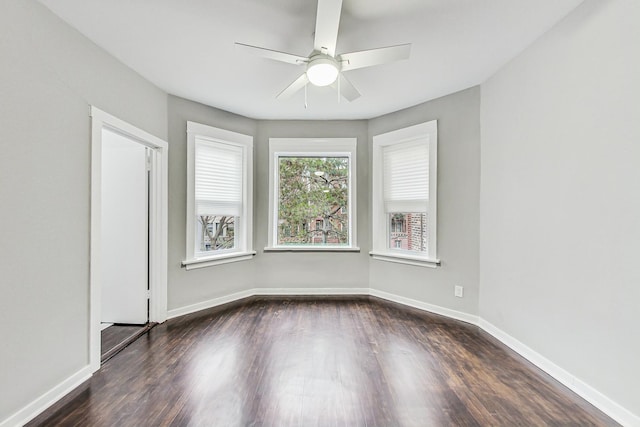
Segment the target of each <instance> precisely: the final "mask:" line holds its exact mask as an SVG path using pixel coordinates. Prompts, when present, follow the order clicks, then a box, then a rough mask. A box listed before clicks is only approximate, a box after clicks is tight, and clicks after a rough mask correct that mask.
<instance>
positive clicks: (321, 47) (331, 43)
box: [313, 0, 342, 56]
mask: <svg viewBox="0 0 640 427" xmlns="http://www.w3.org/2000/svg"><path fill="white" fill-rule="evenodd" d="M341 11H342V0H318V13H317V15H316V35H315V38H314V42H313V48H314V50H317V51H319V52H322V53H326V54H327V55H329V56H335V54H336V43H337V41H338V26H339V25H340V12H341Z"/></svg>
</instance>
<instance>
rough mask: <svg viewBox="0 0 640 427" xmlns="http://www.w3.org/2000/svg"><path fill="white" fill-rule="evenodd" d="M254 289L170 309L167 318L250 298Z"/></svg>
mask: <svg viewBox="0 0 640 427" xmlns="http://www.w3.org/2000/svg"><path fill="white" fill-rule="evenodd" d="M253 295H254V294H253V289H249V290H247V291H240V292H235V293H233V294H229V295H224V296H221V297H218V298H213V299H210V300H206V301H202V302H199V303H196V304H190V305H186V306H184V307H180V308H174V309H172V310H169V311H168V313H167V319H174V318H176V317H180V316H184V315H186V314H191V313H196V312H198V311H201V310H206V309H208V308H213V307H217V306H219V305H223V304H228V303H230V302H234V301H238V300H241V299H244V298H249V297H250V296H253Z"/></svg>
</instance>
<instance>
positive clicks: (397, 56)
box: [338, 43, 411, 71]
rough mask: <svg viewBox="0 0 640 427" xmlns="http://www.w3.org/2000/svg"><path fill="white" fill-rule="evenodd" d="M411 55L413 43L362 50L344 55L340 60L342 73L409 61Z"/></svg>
mask: <svg viewBox="0 0 640 427" xmlns="http://www.w3.org/2000/svg"><path fill="white" fill-rule="evenodd" d="M410 54H411V43H408V44H400V45H397V46H389V47H381V48H379V49H369V50H361V51H360V52H351V53H343V54H342V55H340V56H339V58H338V59H339V61H340V62H341V65H342V68H341V69H342V71H349V70H355V69H358V68H364V67H371V66H373V65H379V64H385V63H387V62H394V61H400V60H401V59H408V58H409V55H410Z"/></svg>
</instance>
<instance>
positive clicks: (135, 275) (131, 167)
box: [101, 129, 149, 324]
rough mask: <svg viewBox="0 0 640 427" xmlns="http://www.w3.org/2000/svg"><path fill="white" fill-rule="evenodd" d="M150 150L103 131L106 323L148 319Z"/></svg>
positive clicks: (104, 295)
mask: <svg viewBox="0 0 640 427" xmlns="http://www.w3.org/2000/svg"><path fill="white" fill-rule="evenodd" d="M147 150H148V148H146V147H145V146H144V145H142V144H140V143H138V142H136V141H135V140H133V139H129V138H127V137H125V136H122V135H120V134H118V133H116V132H112V131H110V130H108V129H103V130H102V286H101V302H102V316H101V317H102V319H101V321H102V322H108V323H130V324H144V323H147V320H148V306H147V289H148V287H149V286H148V272H149V257H148V251H149V203H148V199H149V193H148V188H149V184H148V175H147Z"/></svg>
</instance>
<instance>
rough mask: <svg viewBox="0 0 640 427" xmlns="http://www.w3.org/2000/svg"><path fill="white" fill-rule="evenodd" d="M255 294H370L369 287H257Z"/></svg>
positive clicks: (254, 290)
mask: <svg viewBox="0 0 640 427" xmlns="http://www.w3.org/2000/svg"><path fill="white" fill-rule="evenodd" d="M252 291H253V295H289V296H294V295H301V296H304V295H327V296H330V295H369V288H255V289H252Z"/></svg>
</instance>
